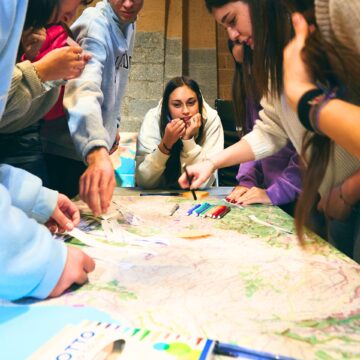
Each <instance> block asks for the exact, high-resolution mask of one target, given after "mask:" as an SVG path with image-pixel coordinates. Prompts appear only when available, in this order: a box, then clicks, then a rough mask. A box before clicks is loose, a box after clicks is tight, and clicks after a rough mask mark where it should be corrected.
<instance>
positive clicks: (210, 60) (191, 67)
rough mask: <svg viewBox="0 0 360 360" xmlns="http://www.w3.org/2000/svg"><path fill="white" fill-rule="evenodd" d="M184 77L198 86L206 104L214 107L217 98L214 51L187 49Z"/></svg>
mask: <svg viewBox="0 0 360 360" xmlns="http://www.w3.org/2000/svg"><path fill="white" fill-rule="evenodd" d="M184 64H186V66H185V67H184V75H188V76H190V77H191V78H193V79H194V80H196V82H197V83H198V84H199V86H200V89H201V92H202V94H203V96H204V98H205V100H206V101H207V103H208V104H209V105H210V106H211V107H214V102H215V99H216V98H217V79H216V77H217V76H216V49H215V48H214V49H188V50H186V51H185V52H184Z"/></svg>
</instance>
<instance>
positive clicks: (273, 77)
mask: <svg viewBox="0 0 360 360" xmlns="http://www.w3.org/2000/svg"><path fill="white" fill-rule="evenodd" d="M236 1H241V2H243V3H246V4H248V5H249V10H250V18H251V24H252V32H253V41H254V44H255V45H254V50H253V51H252V52H253V58H252V59H253V63H252V75H253V77H254V84H255V85H256V88H257V91H256V92H257V93H258V94H259V95H260V96H261V97H262V96H268V95H269V94H271V95H273V96H275V95H277V96H280V95H281V93H282V90H283V69H282V64H283V50H284V47H285V45H286V44H287V43H288V42H289V40H290V38H291V22H290V17H289V12H288V10H287V8H286V7H285V6H284V4H283V3H282V1H280V0H205V5H206V7H207V9H208V10H209V12H212V10H213V9H214V8H219V7H222V6H224V5H226V4H228V3H230V2H236ZM269 81H270V89H269Z"/></svg>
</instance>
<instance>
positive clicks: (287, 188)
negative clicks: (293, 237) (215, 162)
mask: <svg viewBox="0 0 360 360" xmlns="http://www.w3.org/2000/svg"><path fill="white" fill-rule="evenodd" d="M258 110H259V109H258ZM257 114H258V111H251V112H250V114H249V115H250V116H248V117H247V118H248V119H247V129H246V130H247V131H246V132H249V131H251V130H252V128H253V126H254V123H255V120H256V119H257ZM236 179H237V180H238V182H239V185H242V186H246V187H248V188H251V187H254V186H255V187H259V188H262V189H265V191H266V194H267V195H268V197H269V198H270V200H271V202H272V204H273V205H283V204H287V203H290V202H293V201H295V200H296V199H297V198H298V196H299V194H300V191H301V175H300V169H299V156H298V155H297V153H296V150H295V148H294V147H293V145H292V144H291V142H288V143H287V145H286V146H285V147H284V148H283V149H281V150H280V151H278V152H277V153H276V154H274V155H272V156H269V157H267V158H265V159H262V160H257V161H249V162H246V163H244V164H241V165H240V167H239V171H238V174H237V176H236Z"/></svg>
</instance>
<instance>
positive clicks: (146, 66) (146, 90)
mask: <svg viewBox="0 0 360 360" xmlns="http://www.w3.org/2000/svg"><path fill="white" fill-rule="evenodd" d="M163 84H164V34H163V33H162V32H137V34H136V40H135V48H134V54H133V58H132V64H131V71H130V77H129V83H128V87H127V91H126V96H125V97H124V99H123V104H122V109H121V125H120V130H121V131H138V130H139V129H140V125H141V122H142V120H143V119H144V115H145V114H146V112H147V111H148V110H149V109H151V108H152V107H154V106H156V105H157V103H158V102H159V99H160V98H161V96H162V92H163Z"/></svg>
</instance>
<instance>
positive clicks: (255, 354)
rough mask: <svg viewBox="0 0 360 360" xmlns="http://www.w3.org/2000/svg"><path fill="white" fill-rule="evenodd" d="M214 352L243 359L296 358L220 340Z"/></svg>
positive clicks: (290, 359) (291, 359)
mask: <svg viewBox="0 0 360 360" xmlns="http://www.w3.org/2000/svg"><path fill="white" fill-rule="evenodd" d="M214 354H216V355H225V356H230V357H234V358H241V359H254V360H271V359H273V360H296V359H294V358H292V357H288V356H282V355H278V354H271V353H269V352H265V351H258V350H253V349H249V348H245V347H242V346H238V345H232V344H224V343H220V342H216V343H215V347H214Z"/></svg>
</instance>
